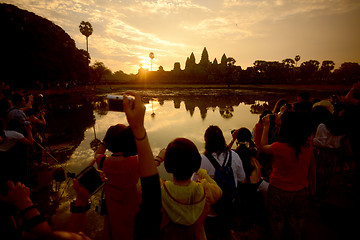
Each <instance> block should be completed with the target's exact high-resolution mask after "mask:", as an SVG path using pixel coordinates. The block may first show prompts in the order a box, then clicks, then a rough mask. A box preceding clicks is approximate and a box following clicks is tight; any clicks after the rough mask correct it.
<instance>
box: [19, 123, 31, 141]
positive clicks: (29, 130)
mask: <svg viewBox="0 0 360 240" xmlns="http://www.w3.org/2000/svg"><path fill="white" fill-rule="evenodd" d="M25 128H26V132H27V138H26V137H24V138H23V139H21V140H20V142H22V143H24V144H27V145H33V143H34V139H33V136H32V132H31V125H30V124H25Z"/></svg>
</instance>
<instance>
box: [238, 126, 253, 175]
mask: <svg viewBox="0 0 360 240" xmlns="http://www.w3.org/2000/svg"><path fill="white" fill-rule="evenodd" d="M251 138H252V135H251V132H250V130H249V129H247V128H240V129H239V131H238V133H237V136H236V139H237V140H238V142H239V143H240V144H239V146H238V147H237V148H236V150H235V152H236V153H237V154H238V155H239V156H240V159H241V161H242V164H243V167H244V171H245V175H246V176H247V177H248V178H249V177H250V175H251V173H252V171H253V170H254V166H253V165H251V158H252V157H256V156H257V150H256V148H255V144H254V142H253V141H252V140H251ZM244 142H248V143H249V146H247V145H246V144H245V143H244ZM248 180H249V179H248Z"/></svg>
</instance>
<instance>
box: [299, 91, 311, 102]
mask: <svg viewBox="0 0 360 240" xmlns="http://www.w3.org/2000/svg"><path fill="white" fill-rule="evenodd" d="M309 101H310V95H309V93H308V92H301V93H299V95H298V102H309Z"/></svg>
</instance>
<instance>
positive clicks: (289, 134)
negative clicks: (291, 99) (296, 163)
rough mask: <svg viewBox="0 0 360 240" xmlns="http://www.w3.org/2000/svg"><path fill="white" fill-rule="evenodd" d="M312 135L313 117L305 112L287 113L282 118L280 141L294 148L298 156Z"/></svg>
mask: <svg viewBox="0 0 360 240" xmlns="http://www.w3.org/2000/svg"><path fill="white" fill-rule="evenodd" d="M310 134H311V117H310V114H308V113H305V112H294V111H286V112H285V113H284V114H282V116H281V126H280V131H279V141H280V142H283V143H288V144H289V146H291V147H294V148H295V150H296V155H298V154H299V153H300V151H301V147H302V146H305V145H306V144H307V142H308V138H309V137H310Z"/></svg>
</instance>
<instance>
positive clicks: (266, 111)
mask: <svg viewBox="0 0 360 240" xmlns="http://www.w3.org/2000/svg"><path fill="white" fill-rule="evenodd" d="M268 114H272V112H271V111H270V110H264V111H263V112H262V113H261V114H260V116H259V123H262V119H263V118H264V117H265V116H266V115H268Z"/></svg>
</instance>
